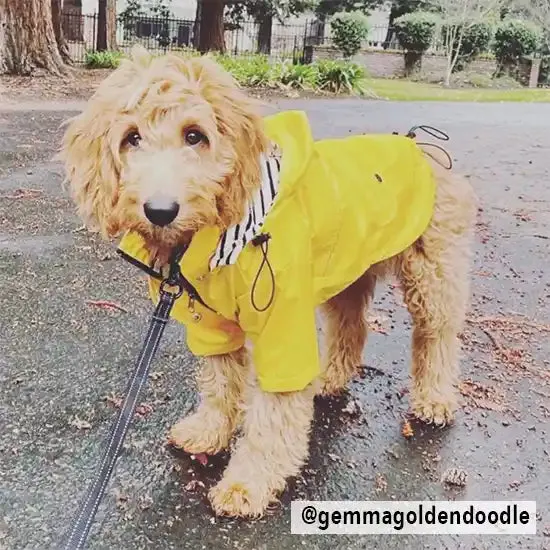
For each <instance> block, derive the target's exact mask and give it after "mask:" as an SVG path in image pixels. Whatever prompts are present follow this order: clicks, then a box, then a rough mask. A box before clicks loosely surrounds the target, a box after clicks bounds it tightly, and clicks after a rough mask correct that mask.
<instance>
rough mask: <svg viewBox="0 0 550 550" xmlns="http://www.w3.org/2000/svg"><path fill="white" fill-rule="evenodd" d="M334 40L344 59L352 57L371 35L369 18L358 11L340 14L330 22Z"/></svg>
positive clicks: (334, 16)
mask: <svg viewBox="0 0 550 550" xmlns="http://www.w3.org/2000/svg"><path fill="white" fill-rule="evenodd" d="M330 29H331V32H332V39H333V41H334V44H335V45H336V47H337V48H338V49H339V50H340V51H341V52H342V53H343V54H344V57H352V56H353V55H355V54H356V53H357V52H358V51H359V50H360V49H361V43H362V42H363V40H365V39H366V38H367V36H368V34H369V21H368V19H367V16H366V15H365V14H363V13H361V12H358V11H352V12H340V13H336V14H334V15H333V16H332V18H331V20H330Z"/></svg>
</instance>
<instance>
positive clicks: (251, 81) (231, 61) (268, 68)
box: [216, 55, 275, 88]
mask: <svg viewBox="0 0 550 550" xmlns="http://www.w3.org/2000/svg"><path fill="white" fill-rule="evenodd" d="M216 60H217V61H218V63H219V64H220V65H221V66H222V67H223V68H224V69H225V70H226V71H228V72H230V73H231V74H232V75H233V77H234V78H235V80H236V81H237V82H238V83H239V84H240V85H241V86H245V87H247V88H270V87H273V86H274V85H275V75H274V68H273V65H271V64H270V63H269V59H268V58H267V57H266V56H263V55H251V56H249V57H231V56H225V55H219V56H216Z"/></svg>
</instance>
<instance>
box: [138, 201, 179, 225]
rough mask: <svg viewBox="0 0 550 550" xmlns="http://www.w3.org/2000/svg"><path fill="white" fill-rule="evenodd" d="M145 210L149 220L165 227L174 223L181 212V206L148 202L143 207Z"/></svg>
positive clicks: (170, 203)
mask: <svg viewBox="0 0 550 550" xmlns="http://www.w3.org/2000/svg"><path fill="white" fill-rule="evenodd" d="M143 210H144V211H145V215H146V216H147V219H148V220H149V221H150V222H151V223H154V224H155V225H158V226H159V227H163V226H165V225H168V224H169V223H171V222H173V221H174V220H175V219H176V216H177V215H178V212H179V211H180V205H179V204H178V203H177V202H169V201H167V202H157V201H147V202H146V203H145V204H144V205H143Z"/></svg>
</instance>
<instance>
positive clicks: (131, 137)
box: [122, 130, 141, 147]
mask: <svg viewBox="0 0 550 550" xmlns="http://www.w3.org/2000/svg"><path fill="white" fill-rule="evenodd" d="M140 141H141V136H140V135H139V132H137V131H135V130H134V131H133V132H130V133H129V134H128V135H127V136H126V137H125V138H124V140H123V141H122V145H130V146H132V147H137V146H138V145H139V142H140Z"/></svg>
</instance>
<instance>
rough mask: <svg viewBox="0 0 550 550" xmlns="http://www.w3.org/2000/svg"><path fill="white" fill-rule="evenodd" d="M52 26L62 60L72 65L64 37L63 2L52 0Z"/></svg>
mask: <svg viewBox="0 0 550 550" xmlns="http://www.w3.org/2000/svg"><path fill="white" fill-rule="evenodd" d="M52 25H53V32H54V34H55V40H56V42H57V47H58V49H59V53H60V54H61V58H62V59H63V62H64V63H67V64H70V63H72V60H71V55H70V53H69V46H68V45H67V42H66V41H65V37H64V36H63V24H62V20H61V0H52Z"/></svg>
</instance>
